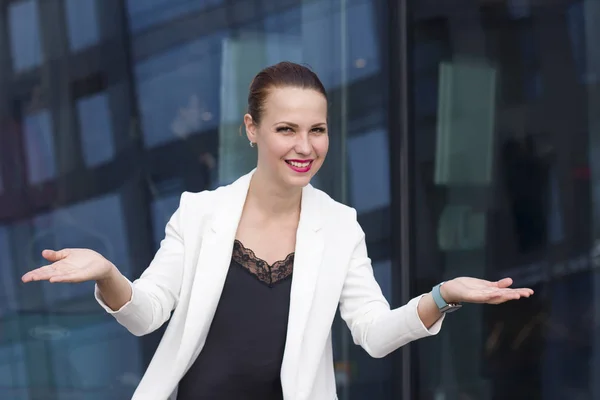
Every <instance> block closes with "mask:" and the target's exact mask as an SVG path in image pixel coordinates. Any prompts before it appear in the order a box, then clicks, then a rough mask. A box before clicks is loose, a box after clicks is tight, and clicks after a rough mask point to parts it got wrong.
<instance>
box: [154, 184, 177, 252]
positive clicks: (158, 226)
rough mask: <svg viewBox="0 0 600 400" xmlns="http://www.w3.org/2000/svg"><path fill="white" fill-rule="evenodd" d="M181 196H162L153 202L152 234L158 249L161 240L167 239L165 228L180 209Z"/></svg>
mask: <svg viewBox="0 0 600 400" xmlns="http://www.w3.org/2000/svg"><path fill="white" fill-rule="evenodd" d="M180 198H181V195H180V194H172V195H167V196H161V197H159V198H157V199H155V200H154V201H153V202H152V228H153V229H152V233H153V235H152V236H153V238H154V247H155V248H156V249H158V247H159V245H160V242H161V240H163V238H164V237H165V226H166V225H167V223H168V222H169V219H170V218H171V216H172V215H173V213H174V212H175V210H177V207H179V199H180Z"/></svg>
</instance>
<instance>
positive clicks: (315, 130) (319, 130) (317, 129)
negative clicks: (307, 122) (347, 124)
mask: <svg viewBox="0 0 600 400" xmlns="http://www.w3.org/2000/svg"><path fill="white" fill-rule="evenodd" d="M312 131H313V132H316V133H325V132H327V130H326V129H325V128H324V127H322V126H319V127H317V128H313V130H312Z"/></svg>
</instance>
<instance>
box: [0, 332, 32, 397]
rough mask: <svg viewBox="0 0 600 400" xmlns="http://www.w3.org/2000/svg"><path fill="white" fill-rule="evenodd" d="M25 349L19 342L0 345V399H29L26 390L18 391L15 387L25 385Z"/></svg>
mask: <svg viewBox="0 0 600 400" xmlns="http://www.w3.org/2000/svg"><path fill="white" fill-rule="evenodd" d="M25 365H26V364H25V351H24V349H23V345H22V344H20V343H13V344H6V345H5V346H2V347H0V398H2V399H19V400H21V399H23V400H25V399H29V397H27V393H26V391H24V392H23V393H20V392H18V390H16V389H8V390H7V392H8V393H3V391H4V389H6V388H18V387H24V386H25V385H27V369H26V366H25Z"/></svg>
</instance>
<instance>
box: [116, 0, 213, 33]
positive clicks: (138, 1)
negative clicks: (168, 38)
mask: <svg viewBox="0 0 600 400" xmlns="http://www.w3.org/2000/svg"><path fill="white" fill-rule="evenodd" d="M222 2H223V0H127V11H128V14H129V23H130V26H131V30H132V31H133V32H139V31H141V30H144V29H147V28H149V27H151V26H152V25H156V24H159V23H164V22H167V21H169V20H172V19H175V18H177V17H180V16H184V15H186V14H189V13H192V12H194V11H199V10H202V9H205V8H207V7H211V6H215V5H218V4H220V3H222Z"/></svg>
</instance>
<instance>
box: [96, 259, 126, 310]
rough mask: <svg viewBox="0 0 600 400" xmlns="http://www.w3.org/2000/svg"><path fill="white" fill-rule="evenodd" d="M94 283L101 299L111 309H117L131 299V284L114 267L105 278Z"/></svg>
mask: <svg viewBox="0 0 600 400" xmlns="http://www.w3.org/2000/svg"><path fill="white" fill-rule="evenodd" d="M96 283H97V284H98V290H99V291H100V294H101V296H102V300H103V301H104V303H105V304H106V305H107V306H108V307H109V308H110V309H111V310H113V311H117V310H119V309H120V308H121V307H123V306H124V305H125V304H126V303H127V302H129V301H130V300H131V295H132V290H131V285H130V284H129V282H128V281H127V279H126V278H125V277H124V276H123V275H122V274H121V273H120V272H119V270H118V269H117V268H116V267H114V268H113V270H112V272H111V273H110V275H109V276H108V277H107V278H105V279H102V280H98V281H96Z"/></svg>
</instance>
